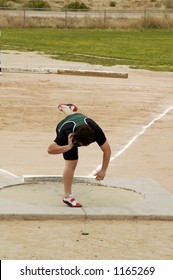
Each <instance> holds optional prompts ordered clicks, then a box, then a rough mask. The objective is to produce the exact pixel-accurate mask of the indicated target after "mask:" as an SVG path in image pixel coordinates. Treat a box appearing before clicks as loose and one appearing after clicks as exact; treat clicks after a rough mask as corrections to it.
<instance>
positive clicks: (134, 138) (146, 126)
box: [88, 106, 173, 176]
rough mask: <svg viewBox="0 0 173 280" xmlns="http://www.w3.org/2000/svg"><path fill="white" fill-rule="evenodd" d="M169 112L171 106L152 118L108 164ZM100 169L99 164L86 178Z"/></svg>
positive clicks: (172, 107) (171, 108)
mask: <svg viewBox="0 0 173 280" xmlns="http://www.w3.org/2000/svg"><path fill="white" fill-rule="evenodd" d="M171 110H173V106H171V107H169V108H168V109H166V110H165V111H164V112H163V113H162V114H160V115H158V116H157V117H156V118H154V119H153V120H152V121H151V122H149V123H148V124H147V125H144V126H143V128H142V129H141V130H140V131H139V132H138V133H137V134H136V135H135V136H133V137H132V139H130V141H129V142H128V143H127V144H126V145H125V146H124V147H123V148H122V149H121V150H119V151H118V152H117V153H115V154H114V156H113V157H111V159H110V162H111V161H113V160H114V159H116V158H117V157H119V156H120V155H121V154H122V153H124V152H125V151H126V150H127V149H128V148H129V147H130V146H131V145H132V144H133V143H134V142H135V141H136V140H137V139H138V137H139V136H141V135H142V134H144V133H145V131H146V130H147V129H148V128H149V127H150V126H152V125H153V124H154V123H155V122H156V121H158V120H160V119H161V118H163V117H164V116H165V115H166V114H167V113H169V112H170V111H171ZM100 169H101V164H99V165H98V166H97V168H96V169H95V170H93V171H92V172H91V173H90V174H89V175H88V176H93V175H94V174H96V172H98V171H99V170H100Z"/></svg>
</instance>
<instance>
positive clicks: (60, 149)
mask: <svg viewBox="0 0 173 280" xmlns="http://www.w3.org/2000/svg"><path fill="white" fill-rule="evenodd" d="M72 139H73V136H72V133H70V134H69V135H68V144H67V145H64V146H60V145H58V144H57V143H55V142H54V143H52V144H51V145H50V146H49V147H48V150H47V152H48V154H51V155H58V154H62V153H65V152H67V151H69V150H71V148H73V142H72Z"/></svg>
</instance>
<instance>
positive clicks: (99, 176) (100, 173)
mask: <svg viewBox="0 0 173 280" xmlns="http://www.w3.org/2000/svg"><path fill="white" fill-rule="evenodd" d="M105 175H106V172H105V171H103V170H100V171H98V172H97V173H96V174H95V176H96V178H95V179H96V180H97V181H102V180H103V179H104V177H105Z"/></svg>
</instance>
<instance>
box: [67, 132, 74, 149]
mask: <svg viewBox="0 0 173 280" xmlns="http://www.w3.org/2000/svg"><path fill="white" fill-rule="evenodd" d="M68 146H69V148H70V149H71V148H73V146H74V144H73V133H70V134H69V135H68Z"/></svg>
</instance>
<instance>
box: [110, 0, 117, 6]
mask: <svg viewBox="0 0 173 280" xmlns="http://www.w3.org/2000/svg"><path fill="white" fill-rule="evenodd" d="M116 4H117V3H116V2H115V1H110V3H109V6H110V7H116Z"/></svg>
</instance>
